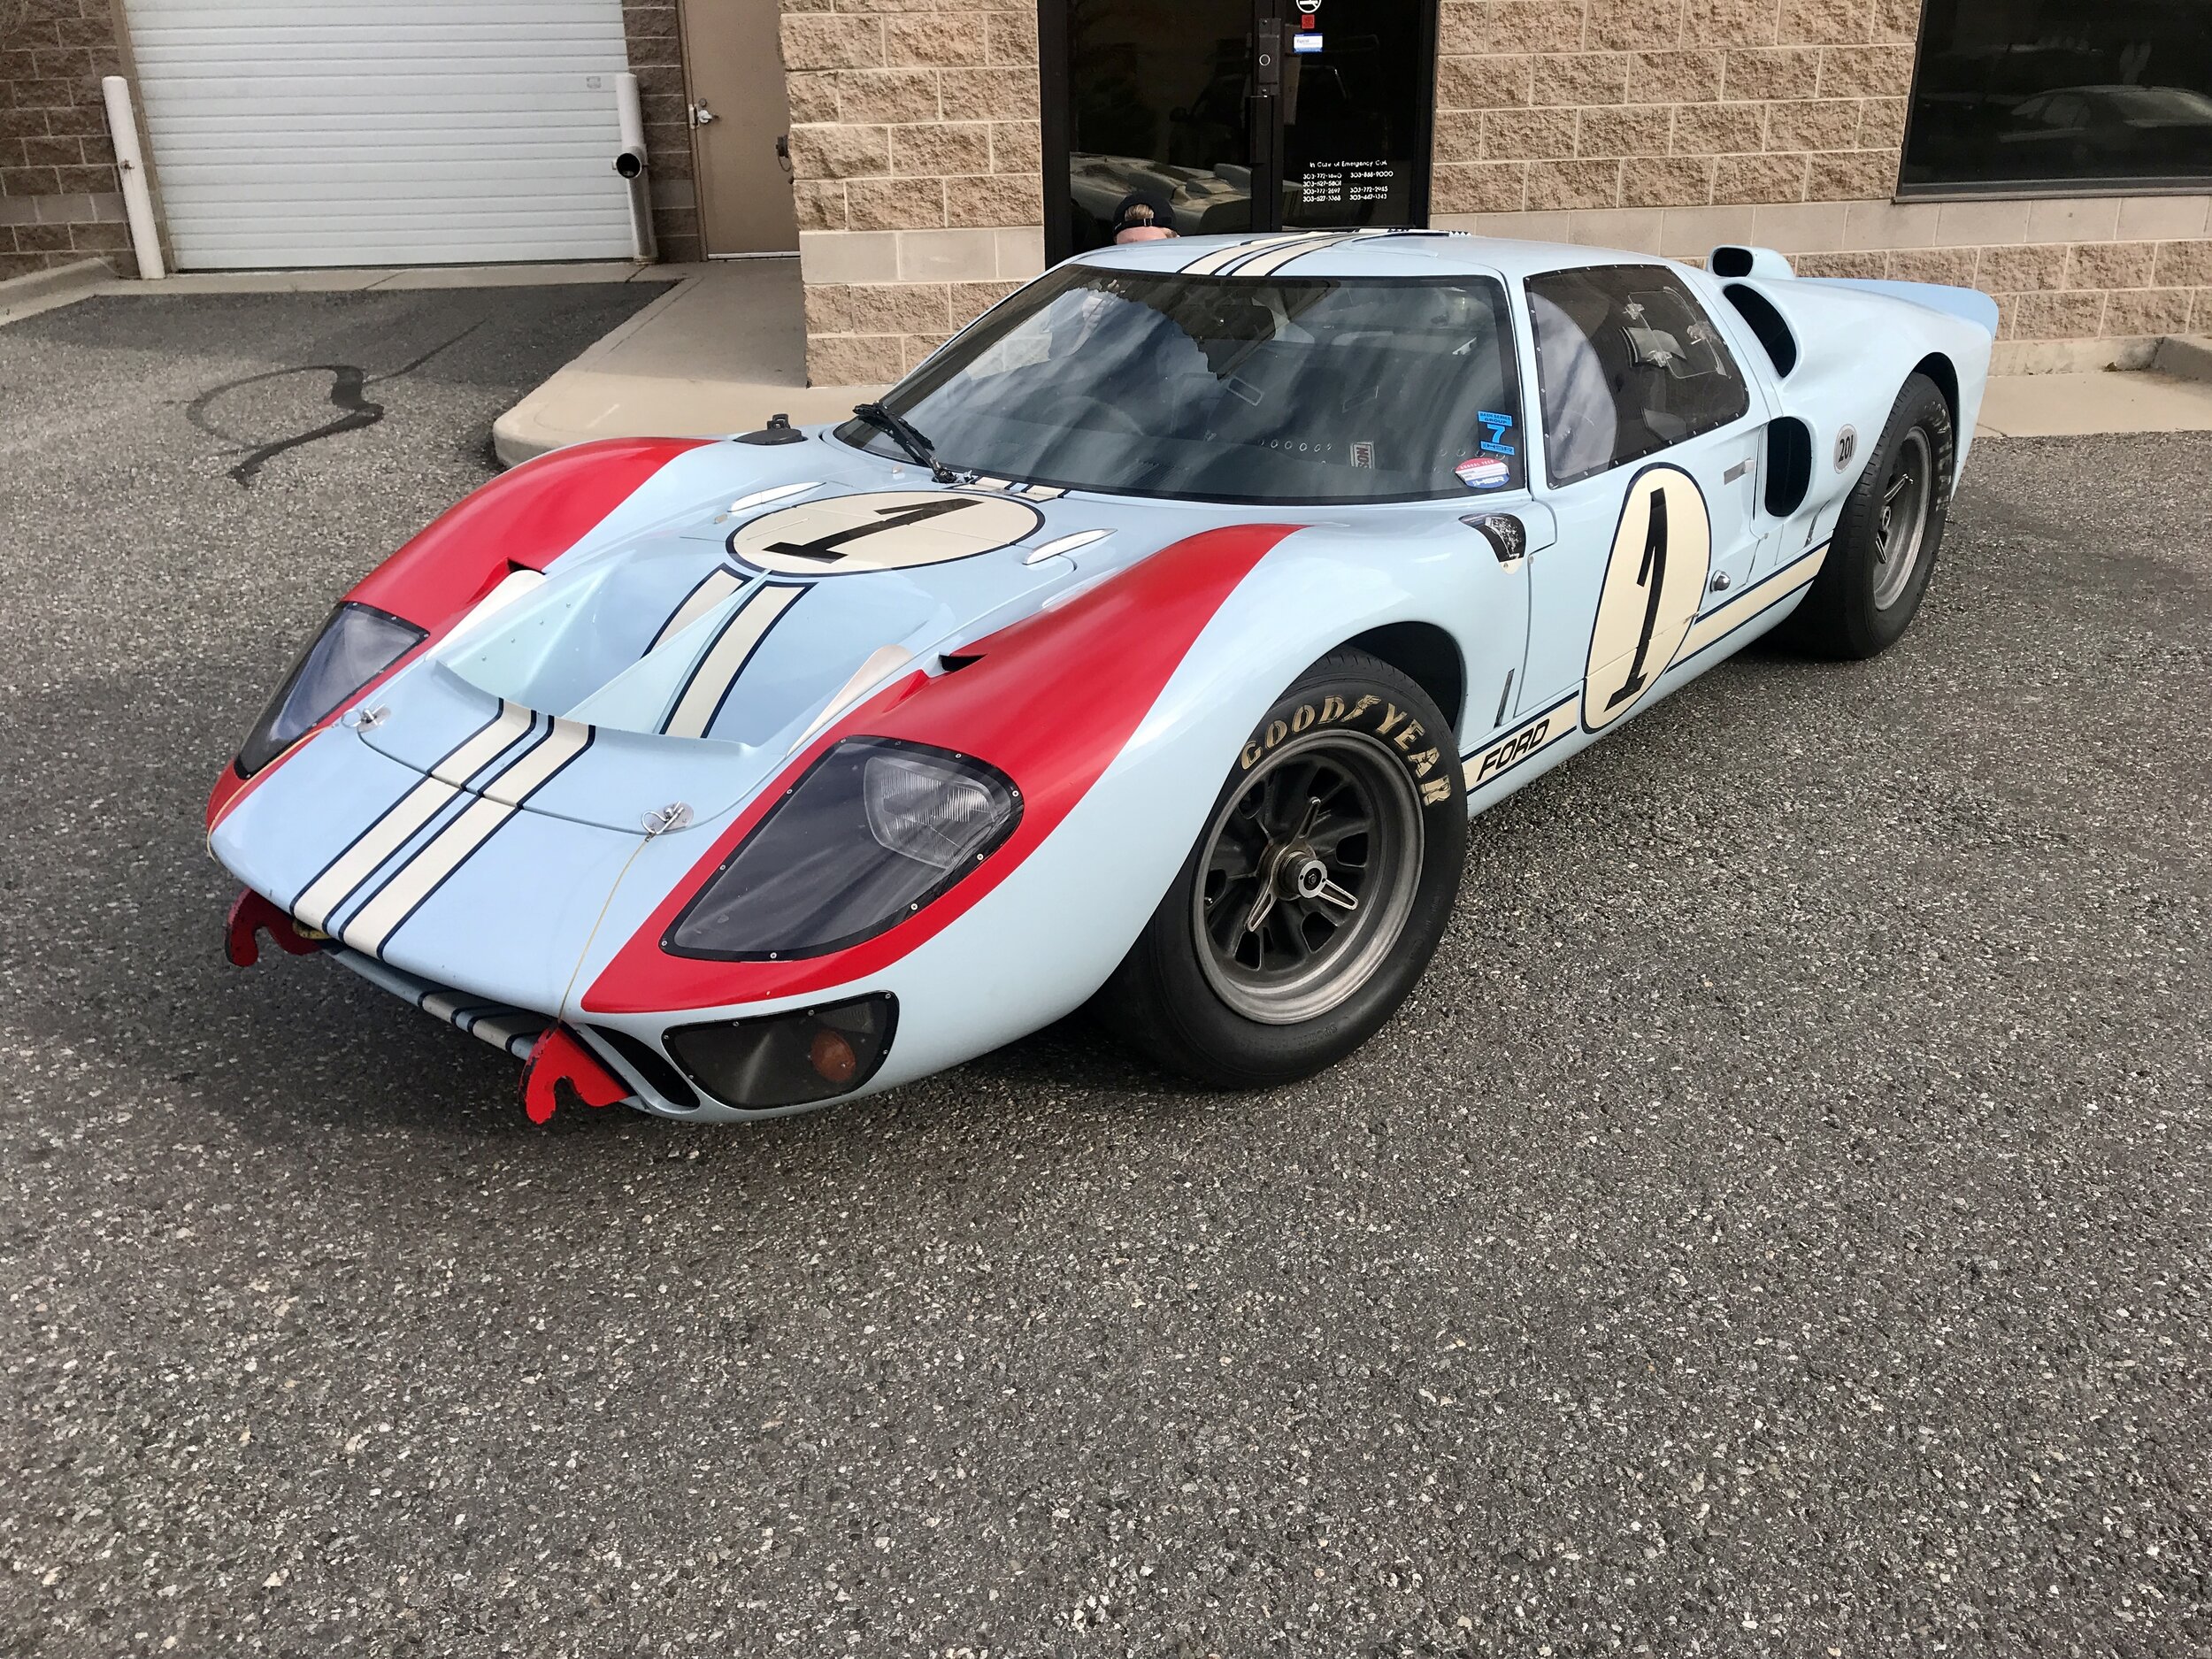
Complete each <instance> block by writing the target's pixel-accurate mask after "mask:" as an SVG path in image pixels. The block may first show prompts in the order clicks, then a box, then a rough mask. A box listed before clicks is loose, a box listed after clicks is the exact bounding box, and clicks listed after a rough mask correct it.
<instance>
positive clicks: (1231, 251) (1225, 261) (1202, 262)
mask: <svg viewBox="0 0 2212 1659" xmlns="http://www.w3.org/2000/svg"><path fill="white" fill-rule="evenodd" d="M1312 240H1313V237H1312V234H1311V233H1310V232H1308V233H1303V234H1296V235H1290V236H1281V235H1277V236H1256V237H1250V238H1248V239H1247V240H1245V241H1243V242H1232V243H1231V244H1230V245H1229V246H1228V247H1226V248H1217V249H1215V250H1213V251H1212V252H1211V253H1202V254H1200V255H1199V256H1198V257H1197V258H1195V259H1194V260H1192V261H1191V262H1190V263H1189V264H1188V265H1185V266H1184V267H1183V268H1182V274H1183V275H1185V276H1218V275H1219V274H1220V273H1222V272H1223V271H1225V270H1226V269H1227V268H1228V267H1229V266H1231V265H1234V264H1235V263H1236V262H1237V261H1238V260H1240V259H1244V258H1248V257H1251V256H1252V255H1254V254H1256V253H1263V252H1264V251H1265V250H1268V249H1270V248H1279V247H1281V246H1282V245H1283V244H1284V243H1285V242H1310V241H1312Z"/></svg>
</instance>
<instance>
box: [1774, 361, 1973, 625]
mask: <svg viewBox="0 0 2212 1659" xmlns="http://www.w3.org/2000/svg"><path fill="white" fill-rule="evenodd" d="M1957 469H1958V457H1957V444H1956V438H1955V434H1954V432H1953V429H1952V424H1951V406H1950V405H1949V404H1948V403H1946V402H1944V399H1943V394H1942V393H1941V392H1940V391H1939V390H1938V389H1937V388H1936V384H1935V382H1934V381H1933V380H1930V379H1928V377H1927V376H1926V375H1924V374H1915V375H1912V376H1910V377H1909V378H1908V379H1907V380H1906V381H1905V385H1904V388H1903V389H1902V390H1901V391H1900V392H1899V393H1898V394H1897V402H1896V403H1895V404H1893V406H1892V407H1891V410H1890V413H1889V421H1888V423H1887V424H1886V426H1884V427H1883V428H1882V435H1881V438H1880V441H1879V442H1877V443H1876V444H1875V446H1874V453H1873V454H1872V455H1870V456H1869V457H1867V462H1866V470H1865V471H1864V472H1862V473H1861V474H1860V475H1859V481H1858V482H1857V483H1856V484H1855V485H1854V486H1853V487H1852V490H1851V493H1850V494H1849V495H1847V496H1846V497H1845V498H1844V503H1843V511H1842V513H1841V515H1840V516H1839V518H1837V520H1836V533H1835V535H1834V537H1833V539H1832V541H1830V542H1829V545H1828V557H1827V559H1826V561H1825V562H1824V564H1823V565H1821V567H1820V574H1819V575H1818V576H1816V578H1814V579H1813V585H1812V588H1811V590H1810V591H1809V592H1808V593H1807V594H1806V595H1805V600H1804V603H1802V604H1801V605H1800V606H1799V607H1798V608H1797V611H1796V612H1795V614H1793V616H1792V617H1791V618H1790V637H1791V638H1792V639H1793V641H1795V642H1796V643H1797V644H1799V645H1800V646H1801V647H1803V648H1804V649H1807V650H1809V651H1811V652H1812V653H1814V654H1815V655H1816V656H1821V657H1872V656H1874V655H1875V654H1876V653H1877V652H1878V651H1884V650H1886V649H1889V647H1890V646H1892V645H1893V644H1895V643H1896V641H1897V636H1898V635H1899V634H1902V633H1904V631H1905V627H1906V625H1907V624H1909V622H1911V620H1912V619H1913V615H1914V613H1915V612H1916V611H1918V610H1919V609H1920V602H1921V600H1922V598H1923V597H1924V596H1925V595H1926V594H1927V591H1928V580H1929V578H1930V577H1932V575H1934V573H1935V561H1936V549H1937V547H1938V545H1939V543H1940V542H1941V541H1942V540H1943V525H1944V520H1945V518H1946V517H1947V515H1948V513H1949V511H1950V507H1951V480H1952V477H1953V475H1954V473H1955V472H1956V471H1957Z"/></svg>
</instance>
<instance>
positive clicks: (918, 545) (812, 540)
mask: <svg viewBox="0 0 2212 1659" xmlns="http://www.w3.org/2000/svg"><path fill="white" fill-rule="evenodd" d="M1043 522H1044V515H1043V514H1042V513H1041V512H1039V511H1037V510H1036V509H1035V508H1034V507H1032V506H1030V505H1029V504H1028V503H1026V502H1019V501H1010V500H1009V499H1008V498H1006V497H1005V496H1003V495H963V494H960V493H958V492H956V491H952V490H942V489H883V490H870V491H868V492H866V493H865V494H863V495H832V496H830V497H829V498H828V499H827V500H825V501H810V502H808V503H806V504H805V505H803V506H799V507H786V508H784V509H783V510H782V511H780V512H771V513H764V514H762V515H761V516H760V517H759V518H756V519H754V520H753V521H752V522H751V523H750V524H747V525H743V526H740V527H739V528H738V530H737V531H736V532H735V534H733V535H732V536H731V537H730V551H731V553H732V554H733V555H734V556H735V557H737V558H739V559H741V560H742V561H743V562H744V563H745V564H747V565H750V566H752V568H753V569H755V570H760V571H773V572H777V573H778V574H780V575H785V576H841V575H848V574H853V573H856V572H862V571H898V570H911V569H913V568H914V567H915V566H917V565H942V564H945V563H947V562H948V561H949V560H952V559H964V558H972V557H975V556H976V555H977V554H979V553H995V552H996V551H997V550H998V549H1001V548H1002V547H1011V546H1012V545H1013V544H1014V543H1015V542H1017V541H1020V540H1021V539H1022V538H1023V537H1024V536H1025V535H1027V534H1029V533H1030V532H1031V531H1032V530H1034V529H1035V528H1036V527H1037V526H1039V525H1041V524H1042V523H1043Z"/></svg>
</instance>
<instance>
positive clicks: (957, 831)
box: [661, 737, 1021, 961]
mask: <svg viewBox="0 0 2212 1659" xmlns="http://www.w3.org/2000/svg"><path fill="white" fill-rule="evenodd" d="M1020 819H1021V795H1020V792H1019V791H1018V790H1017V789H1016V788H1015V787H1014V786H1013V783H1012V781H1011V780H1009V779H1008V778H1007V777H1005V775H1004V774H1002V773H1001V772H998V771H996V770H995V768H993V767H990V766H987V765H985V764H983V763H982V762H980V761H978V760H971V759H969V758H968V757H966V756H964V755H955V754H952V753H950V752H949V751H947V750H945V749H922V748H919V747H918V746H916V745H914V744H910V743H897V742H893V741H890V740H889V739H887V738H878V737H856V738H848V739H847V740H846V741H844V742H841V743H840V744H838V745H837V747H836V748H834V749H831V750H830V752H829V753H828V754H826V755H825V756H823V757H822V758H821V759H820V760H818V761H817V762H816V763H815V764H813V765H812V766H811V767H810V768H808V770H807V772H806V774H805V776H803V777H802V778H801V779H800V780H799V781H798V782H797V783H796V784H795V785H793V786H792V787H791V789H790V790H789V792H788V793H787V794H786V795H784V797H783V799H782V800H780V801H779V802H778V803H776V804H775V806H774V807H772V809H770V810H769V813H768V816H767V817H766V818H763V819H762V820H761V822H760V824H759V825H758V826H757V827H756V828H755V829H754V831H753V833H751V834H750V835H749V836H747V837H746V838H745V839H744V840H743V841H741V842H740V843H738V847H737V849H736V851H734V852H733V853H732V854H731V855H730V856H729V857H728V858H727V859H726V860H725V861H724V863H723V864H722V867H721V868H720V869H719V870H717V871H716V872H714V874H713V875H712V876H710V878H708V880H707V884H706V886H705V887H703V888H701V889H700V891H699V896H698V897H696V898H695V899H694V900H692V902H690V903H689V904H688V905H687V906H686V907H685V909H684V912H683V914H682V915H680V916H679V917H678V918H676V924H675V926H672V927H671V928H670V929H669V930H668V933H667V935H666V936H665V937H664V939H663V940H662V941H661V943H662V947H663V949H666V950H669V951H671V952H672V953H673V954H675V955H677V956H711V957H716V958H719V959H723V960H727V961H757V960H761V959H764V958H778V959H783V958H788V957H792V956H822V955H824V954H826V953H827V952H829V951H833V950H841V949H844V948H845V947H846V946H848V945H853V944H857V943H859V942H860V941H862V940H864V939H868V938H872V937H873V936H874V935H875V934H877V933H881V932H883V931H884V929H886V928H887V927H890V926H893V925H894V924H895V923H898V922H902V921H904V920H905V919H906V918H908V917H910V916H911V915H913V914H914V913H915V912H916V911H917V910H920V909H921V908H922V907H923V906H924V905H925V904H927V903H928V902H930V901H931V900H932V899H933V898H935V897H937V895H940V894H941V893H942V892H944V891H945V890H946V889H947V888H948V887H951V886H952V885H953V884H954V883H955V882H956V881H958V880H959V879H960V878H961V877H963V876H964V875H965V874H967V873H968V872H969V871H971V870H972V869H974V868H975V867H976V866H977V865H978V864H981V863H982V862H983V861H984V860H985V859H986V858H987V857H989V856H990V855H991V853H992V852H993V850H994V849H996V848H997V847H998V846H1000V845H1001V844H1002V842H1003V841H1005V840H1006V838H1007V837H1008V836H1009V835H1010V834H1011V833H1013V831H1014V826H1015V825H1016V824H1017V823H1018V822H1019V821H1020Z"/></svg>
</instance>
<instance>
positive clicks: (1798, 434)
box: [1766, 415, 1813, 518]
mask: <svg viewBox="0 0 2212 1659" xmlns="http://www.w3.org/2000/svg"><path fill="white" fill-rule="evenodd" d="M1766 480H1767V493H1766V509H1767V513H1768V515H1769V516H1770V518H1788V517H1789V516H1790V515H1791V514H1792V513H1793V512H1795V511H1797V510H1798V509H1799V508H1800V507H1801V506H1803V505H1804V504H1805V492H1806V491H1807V490H1809V489H1810V488H1812V486H1813V433H1812V428H1811V427H1809V426H1807V425H1806V424H1805V423H1804V422H1803V421H1801V420H1800V419H1798V418H1797V417H1796V416H1794V415H1784V416H1783V417H1782V418H1781V419H1778V420H1771V421H1769V422H1768V423H1767V466H1766Z"/></svg>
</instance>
